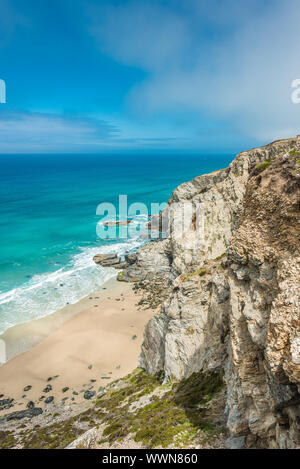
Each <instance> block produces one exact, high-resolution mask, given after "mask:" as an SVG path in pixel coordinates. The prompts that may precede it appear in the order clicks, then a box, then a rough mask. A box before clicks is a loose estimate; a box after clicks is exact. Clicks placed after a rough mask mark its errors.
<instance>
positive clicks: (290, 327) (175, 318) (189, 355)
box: [121, 136, 300, 448]
mask: <svg viewBox="0 0 300 469" xmlns="http://www.w3.org/2000/svg"><path fill="white" fill-rule="evenodd" d="M299 158H300V137H299V136H298V137H297V138H294V139H288V140H280V141H277V142H273V143H271V144H269V145H267V146H265V147H262V148H258V149H254V150H251V151H248V152H243V153H241V154H239V155H238V156H237V157H236V158H235V160H234V161H233V162H232V163H231V165H230V166H229V168H227V169H224V170H220V171H216V172H214V173H212V174H209V175H204V176H199V177H197V178H195V179H194V180H193V181H191V182H188V183H184V184H182V185H181V186H179V187H178V188H177V189H176V190H175V191H174V193H173V195H172V198H171V199H170V200H169V207H168V208H169V210H170V211H171V210H173V211H174V212H175V217H176V210H177V207H178V206H180V204H181V203H185V202H186V201H189V202H192V204H194V205H195V207H196V205H197V204H201V207H202V214H203V237H202V241H201V243H200V242H197V236H196V231H195V226H194V224H191V226H190V227H189V229H188V230H187V231H186V232H185V233H184V236H183V237H181V238H177V237H176V236H175V234H174V229H173V226H172V221H171V224H170V230H169V237H168V239H166V240H164V241H158V242H151V243H149V244H147V245H145V246H144V247H143V248H141V249H140V250H139V251H138V252H137V253H136V254H135V255H134V257H133V258H132V259H131V261H132V262H131V263H129V265H127V267H126V269H125V271H124V272H123V273H122V274H121V276H122V275H123V276H124V278H125V279H126V280H133V281H135V282H137V281H141V280H145V279H148V280H149V281H151V279H153V278H156V279H157V278H163V279H164V281H165V282H167V284H168V288H169V291H168V295H167V299H165V300H164V302H163V305H162V307H161V309H160V311H159V313H158V314H157V315H156V316H155V317H154V318H153V319H152V320H151V321H150V322H149V323H148V325H147V326H146V329H145V335H144V343H143V346H142V352H141V357H140V364H141V366H142V367H143V368H144V369H145V370H146V371H147V372H149V373H151V374H155V373H158V372H160V371H163V372H164V375H165V377H166V380H169V379H171V378H176V379H178V380H180V379H183V378H187V377H189V376H191V375H192V374H193V373H197V372H200V371H207V370H214V371H217V370H220V369H222V368H223V369H224V370H225V378H226V382H227V395H226V419H227V426H228V429H229V431H230V434H231V437H230V439H229V440H228V446H229V447H237V446H239V447H241V446H246V447H264V448H299V447H300V432H299V425H300V402H299V398H300V394H299V391H300V306H299V280H300V261H299V245H300V244H299V241H300V239H299V235H300V217H299V215H300V171H299V168H300V159H299ZM158 296H159V294H158Z"/></svg>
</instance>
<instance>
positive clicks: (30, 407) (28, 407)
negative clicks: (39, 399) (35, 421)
mask: <svg viewBox="0 0 300 469" xmlns="http://www.w3.org/2000/svg"><path fill="white" fill-rule="evenodd" d="M26 407H27V409H33V408H34V402H33V401H29V402H28V403H27V406H26Z"/></svg>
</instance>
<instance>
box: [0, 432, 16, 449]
mask: <svg viewBox="0 0 300 469" xmlns="http://www.w3.org/2000/svg"><path fill="white" fill-rule="evenodd" d="M15 444H16V439H15V437H14V435H13V433H12V432H3V431H1V432H0V449H10V448H13V447H14V446H15Z"/></svg>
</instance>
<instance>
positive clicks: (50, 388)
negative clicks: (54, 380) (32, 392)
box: [43, 384, 52, 392]
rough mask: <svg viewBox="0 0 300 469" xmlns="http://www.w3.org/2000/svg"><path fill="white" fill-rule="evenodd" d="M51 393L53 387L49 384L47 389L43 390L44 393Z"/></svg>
mask: <svg viewBox="0 0 300 469" xmlns="http://www.w3.org/2000/svg"><path fill="white" fill-rule="evenodd" d="M50 391H52V386H51V385H50V384H48V386H46V387H45V389H43V392H50Z"/></svg>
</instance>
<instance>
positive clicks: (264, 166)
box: [255, 160, 272, 173]
mask: <svg viewBox="0 0 300 469" xmlns="http://www.w3.org/2000/svg"><path fill="white" fill-rule="evenodd" d="M271 164H272V161H271V160H266V161H263V162H262V163H260V164H259V165H257V166H256V167H255V171H257V172H259V173H262V172H263V171H264V170H265V169H267V168H268V167H269V166H271Z"/></svg>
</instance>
